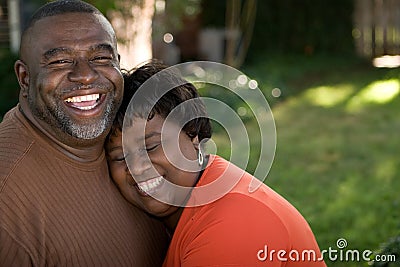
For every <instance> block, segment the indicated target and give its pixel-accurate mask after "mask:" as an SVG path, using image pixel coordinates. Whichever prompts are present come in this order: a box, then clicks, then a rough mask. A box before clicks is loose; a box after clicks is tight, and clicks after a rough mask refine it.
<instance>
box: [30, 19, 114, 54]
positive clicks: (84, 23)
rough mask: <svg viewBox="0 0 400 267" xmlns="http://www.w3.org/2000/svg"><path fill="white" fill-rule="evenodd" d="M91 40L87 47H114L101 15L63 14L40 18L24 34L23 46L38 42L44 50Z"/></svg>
mask: <svg viewBox="0 0 400 267" xmlns="http://www.w3.org/2000/svg"><path fill="white" fill-rule="evenodd" d="M85 40H91V41H92V42H93V44H90V43H88V44H87V45H88V47H90V46H93V45H95V44H96V43H108V44H110V45H112V46H113V47H115V45H116V39H115V35H114V31H113V29H112V26H111V24H109V22H108V21H107V20H106V19H105V18H104V17H103V16H101V15H97V14H91V13H65V14H59V15H54V16H50V17H45V18H42V19H40V20H38V21H36V22H35V24H33V25H32V27H31V28H30V29H29V30H28V32H27V33H26V36H25V38H24V40H23V43H25V44H24V45H28V46H32V45H33V46H36V45H35V43H37V42H38V41H39V42H40V43H41V46H44V47H42V48H43V49H44V50H47V49H51V48H54V47H58V46H64V45H67V44H70V45H72V46H73V44H74V43H76V44H81V43H82V41H85Z"/></svg>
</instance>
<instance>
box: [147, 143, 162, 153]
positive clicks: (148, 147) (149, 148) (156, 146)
mask: <svg viewBox="0 0 400 267" xmlns="http://www.w3.org/2000/svg"><path fill="white" fill-rule="evenodd" d="M159 145H160V144H154V145H149V146H146V151H147V152H151V151H154V150H156V149H157V148H158V146H159Z"/></svg>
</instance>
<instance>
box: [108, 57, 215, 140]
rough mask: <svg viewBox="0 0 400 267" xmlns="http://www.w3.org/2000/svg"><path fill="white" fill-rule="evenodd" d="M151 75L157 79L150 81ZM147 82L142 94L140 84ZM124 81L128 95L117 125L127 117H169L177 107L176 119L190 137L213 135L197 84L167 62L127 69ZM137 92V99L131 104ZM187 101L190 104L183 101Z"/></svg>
mask: <svg viewBox="0 0 400 267" xmlns="http://www.w3.org/2000/svg"><path fill="white" fill-rule="evenodd" d="M155 74H157V75H155ZM154 75H155V76H154ZM153 76H154V77H153ZM150 77H153V78H152V79H151V80H149V78H150ZM146 81H148V83H146V85H145V88H143V89H144V90H145V91H143V90H142V89H141V90H140V92H139V94H140V95H137V94H138V89H139V87H141V86H142V85H143V84H144V83H145V82H146ZM124 82H125V85H124V97H123V100H122V104H121V106H120V108H119V111H118V113H117V117H116V120H115V123H114V124H115V125H114V126H116V127H119V128H122V124H123V122H124V117H125V116H130V117H141V118H146V119H147V120H151V119H152V118H153V117H154V115H156V114H157V115H160V116H161V117H163V118H167V116H168V115H169V114H170V113H171V112H172V111H173V110H174V111H173V112H174V116H173V119H174V121H176V122H177V123H178V124H179V123H182V125H180V126H181V127H182V130H183V131H184V132H185V133H186V134H187V135H188V136H189V137H190V138H194V137H196V136H198V138H199V141H201V140H202V139H204V138H210V137H211V134H212V129H211V123H210V119H209V118H208V115H207V112H206V107H205V105H204V102H203V101H202V100H201V98H200V96H199V94H198V92H197V89H196V87H195V86H194V85H193V84H192V83H190V82H188V81H186V80H184V79H183V77H181V76H180V75H179V74H177V73H176V72H174V71H172V70H171V69H169V68H168V67H167V66H166V65H164V64H162V63H160V62H158V61H150V62H149V63H146V64H144V65H142V66H140V67H138V68H135V69H133V70H131V71H128V72H124ZM135 94H136V95H135ZM134 95H135V102H134V104H133V105H129V103H130V101H131V99H132V97H133V96H134ZM142 96H143V97H142ZM137 97H140V100H138V101H136V98H137ZM186 101H188V102H186ZM184 102H186V103H185V104H183V103H184ZM127 122H129V120H125V123H127Z"/></svg>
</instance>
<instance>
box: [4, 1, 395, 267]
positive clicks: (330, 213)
mask: <svg viewBox="0 0 400 267" xmlns="http://www.w3.org/2000/svg"><path fill="white" fill-rule="evenodd" d="M233 1H234V0H233ZM25 2H29V1H26V0H25ZM31 2H32V3H35V4H39V3H40V2H41V1H31ZM90 2H91V3H93V4H95V5H96V6H98V7H99V8H101V9H102V11H103V12H105V13H107V12H108V9H112V8H114V9H115V8H116V6H117V4H116V3H117V2H118V1H108V0H97V1H96V0H92V1H90ZM157 2H160V1H156V4H157ZM238 2H239V3H240V7H241V10H242V13H240V15H241V16H242V18H246V16H252V17H253V19H254V27H251V28H250V31H251V33H252V36H251V38H250V40H251V42H249V47H248V49H244V50H245V51H244V53H245V60H244V61H243V62H242V63H241V64H239V66H237V67H238V68H239V69H240V70H241V71H242V72H244V73H245V74H246V75H248V76H249V77H250V78H251V79H254V80H256V81H257V82H258V87H259V88H260V89H261V90H262V92H263V94H264V95H265V97H266V98H267V99H268V101H269V103H270V106H271V108H272V111H273V114H274V117H275V122H276V127H277V149H276V155H275V160H274V163H273V165H272V168H271V171H270V173H269V175H268V177H267V179H266V180H265V183H266V184H267V185H269V186H270V187H272V188H273V189H275V190H276V191H277V192H279V193H280V194H281V195H283V196H284V197H285V198H287V199H288V200H289V201H290V202H291V203H292V204H293V205H294V206H295V207H296V208H298V209H299V210H300V212H301V213H302V214H303V215H304V217H305V218H306V219H307V221H308V222H309V223H310V225H311V227H312V229H313V231H314V233H315V236H316V238H317V241H318V243H319V245H320V247H321V249H328V248H329V247H331V248H333V249H337V246H336V242H337V240H338V239H340V238H344V239H346V240H347V243H348V245H347V247H346V249H349V250H352V249H357V250H360V251H363V250H372V251H374V252H379V251H383V253H389V254H393V255H397V259H396V260H397V261H396V262H395V263H387V264H386V265H384V264H381V265H379V264H378V263H375V265H374V266H400V263H399V261H400V245H399V244H400V240H399V238H397V239H396V237H398V236H399V235H400V194H399V191H400V170H399V169H400V168H399V167H400V156H399V151H400V138H399V132H400V97H399V94H400V84H399V82H400V81H399V77H400V76H399V75H400V69H399V68H397V67H396V68H377V67H374V66H373V65H372V59H373V57H375V56H380V55H384V54H396V52H397V50H396V49H392V48H390V49H382V50H379V49H375V48H376V47H375V45H378V44H379V38H376V40H377V42H376V43H373V44H372V45H370V46H366V48H365V49H364V50H361V51H362V52H365V53H360V50H357V49H356V47H357V43H356V41H357V40H356V38H357V37H359V36H358V34H357V31H356V30H357V29H356V25H355V14H357V12H359V10H358V9H357V7H358V8H359V7H360V3H361V5H363V4H362V3H364V4H365V3H367V4H368V5H369V8H371V7H376V5H378V4H379V3H381V4H382V3H383V4H384V3H389V2H390V1H385V0H381V1H378V0H377V1H375V0H365V1H364V2H362V1H361V2H360V1H357V0H354V1H352V0H329V1H319V0H303V1H296V0H266V1H258V2H256V7H257V9H256V12H255V13H252V12H249V11H248V12H249V14H248V15H246V13H245V11H246V9H245V2H246V1H238ZM247 2H248V1H247ZM166 3H167V6H166V7H167V9H166V10H167V11H168V10H170V11H169V12H171V13H170V14H169V17H168V22H169V23H167V24H165V25H164V26H163V27H160V28H156V27H157V25H158V24H156V23H155V24H154V25H153V35H154V37H153V42H154V43H157V41H158V39H157V38H161V37H160V36H163V35H162V34H161V35H160V33H165V32H171V33H172V34H174V36H176V37H177V38H176V41H177V45H178V46H179V48H180V49H181V54H180V57H179V60H178V62H183V61H187V60H196V59H204V55H199V54H197V55H196V54H193V53H192V54H190V53H186V54H185V53H184V51H185V47H184V46H183V45H182V43H185V42H183V41H182V32H183V33H184V34H183V36H184V37H185V36H186V37H187V36H189V35H190V34H188V32H187V31H185V23H182V21H186V22H187V21H191V20H190V18H191V17H190V15H192V17H195V19H193V20H194V21H196V22H197V23H198V24H196V25H197V26H198V27H199V28H201V29H203V28H216V29H219V28H224V27H227V16H228V15H227V14H228V13H227V10H228V7H229V4H232V1H229V0H228V1H212V0H203V1H200V0H197V1H195V0H192V1H190V0H185V1H180V2H179V1H172V0H167V1H166ZM391 4H392V5H395V6H396V7H398V8H400V7H399V6H397V3H396V1H391ZM187 7H192V9H188V8H187ZM168 8H170V9H168ZM357 10H358V11H357ZM195 11H196V12H195ZM185 12H186V13H185ZM188 18H189V19H188ZM193 20H192V21H193ZM243 20H244V19H243ZM249 21H251V20H250V19H249ZM249 24H251V23H249ZM187 25H190V23H187ZM187 25H186V26H187ZM199 25H200V26H199ZM186 28H187V27H186ZM186 30H187V29H186ZM391 31H393V32H395V33H393V35H394V36H397V37H396V38H397V39H396V38H394V39H395V40H397V46H394V47H395V48H396V47H397V48H398V47H400V37H398V36H400V34H399V33H397V32H396V31H397V29H391ZM375 32H376V35H377V33H378V31H375ZM388 32H389V31H388ZM117 34H118V32H117ZM180 34H181V35H180ZM396 34H397V35H396ZM376 35H374V34H372V35H371V36H372V37H376ZM243 39H245V38H243ZM179 40H181V42H180V43H181V44H179V42H178V41H179ZM189 41H190V40H189ZM227 41H228V40H226V39H225V40H224V42H227ZM242 42H244V41H243V40H242ZM382 42H383V41H382V40H381V42H380V43H381V44H382ZM189 43H190V42H189ZM238 43H240V40H239V41H238V40H236V44H238ZM224 44H225V43H224ZM395 45H396V43H395ZM235 49H236V50H235ZM235 49H234V52H237V51H240V49H241V48H240V44H239V45H237V46H236V47H235ZM374 49H375V50H374ZM156 52H157V51H156ZM155 54H157V53H155ZM234 54H235V53H234ZM0 57H1V62H2V63H1V64H0V88H1V89H0V118H1V117H2V116H3V115H4V114H5V112H6V111H7V110H8V109H10V108H11V107H12V106H14V105H15V104H16V103H17V97H18V85H17V82H16V79H15V75H14V72H13V62H14V61H15V59H16V58H17V55H15V53H14V54H13V53H11V52H10V49H9V47H7V45H4V44H3V48H2V49H1V51H0ZM205 93H208V94H211V95H212V93H210V92H205ZM229 104H230V105H232V106H233V107H234V108H235V109H238V108H240V107H242V104H241V103H239V102H235V100H234V99H233V100H231V103H229ZM243 107H244V108H246V107H245V106H243ZM243 117H245V116H243ZM244 121H245V123H246V127H248V129H250V130H249V132H250V133H251V132H253V131H252V129H255V128H256V127H257V125H256V124H255V122H254V121H253V120H251V119H246V118H244ZM214 139H215V140H216V142H217V143H218V154H220V155H222V156H225V157H228V156H229V153H230V151H229V144H228V141H229V140H227V138H226V137H225V135H224V134H223V133H222V131H219V130H218V128H217V131H216V133H215V135H214ZM250 142H251V146H252V147H257V146H259V142H260V141H259V140H258V139H257V138H252V137H251V136H250ZM256 160H257V154H256V153H255V154H254V153H253V154H251V159H250V163H249V166H248V171H249V172H252V171H253V170H254V168H255V166H256ZM265 227H268V226H267V225H266V226H265ZM266 242H267V240H266ZM326 261H327V264H328V266H369V265H373V263H372V262H370V263H367V262H365V261H363V260H362V259H361V260H360V261H347V262H345V261H339V260H336V261H329V259H327V260H326Z"/></svg>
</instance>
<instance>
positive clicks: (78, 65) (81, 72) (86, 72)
mask: <svg viewBox="0 0 400 267" xmlns="http://www.w3.org/2000/svg"><path fill="white" fill-rule="evenodd" d="M98 77H99V74H98V72H97V71H96V70H95V69H94V67H93V66H92V65H91V64H90V62H88V61H87V60H84V59H82V60H78V61H76V62H75V64H74V65H73V69H72V71H71V72H70V73H69V79H70V81H73V82H80V83H82V84H90V83H93V82H94V81H95V80H96V79H97V78H98Z"/></svg>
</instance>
